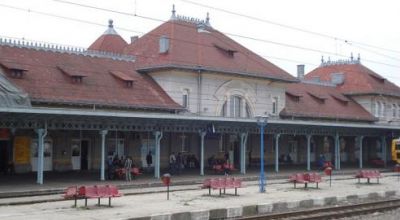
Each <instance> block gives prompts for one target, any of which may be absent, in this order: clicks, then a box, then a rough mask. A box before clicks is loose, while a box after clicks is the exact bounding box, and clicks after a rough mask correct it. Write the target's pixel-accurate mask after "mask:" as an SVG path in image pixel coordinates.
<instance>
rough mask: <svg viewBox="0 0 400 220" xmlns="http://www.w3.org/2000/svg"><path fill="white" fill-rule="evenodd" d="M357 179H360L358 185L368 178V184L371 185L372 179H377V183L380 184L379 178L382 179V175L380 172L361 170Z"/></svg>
mask: <svg viewBox="0 0 400 220" xmlns="http://www.w3.org/2000/svg"><path fill="white" fill-rule="evenodd" d="M355 177H356V178H357V179H358V183H360V179H362V178H366V179H367V183H370V179H372V178H376V179H377V183H379V178H382V175H381V173H380V172H379V171H378V170H359V171H358V172H357V174H356V176H355Z"/></svg>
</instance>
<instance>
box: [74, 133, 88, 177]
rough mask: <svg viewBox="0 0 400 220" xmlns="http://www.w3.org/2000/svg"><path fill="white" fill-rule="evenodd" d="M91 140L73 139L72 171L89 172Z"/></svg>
mask: <svg viewBox="0 0 400 220" xmlns="http://www.w3.org/2000/svg"><path fill="white" fill-rule="evenodd" d="M89 148H90V143H89V140H82V139H73V140H72V144H71V163H72V170H88V169H89V168H90V167H89V156H90V155H89V154H90V152H89Z"/></svg>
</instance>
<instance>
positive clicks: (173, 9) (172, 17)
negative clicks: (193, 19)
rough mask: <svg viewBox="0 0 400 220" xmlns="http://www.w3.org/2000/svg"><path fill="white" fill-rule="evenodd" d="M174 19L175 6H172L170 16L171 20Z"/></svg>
mask: <svg viewBox="0 0 400 220" xmlns="http://www.w3.org/2000/svg"><path fill="white" fill-rule="evenodd" d="M175 19H176V10H175V4H173V5H172V15H171V20H175Z"/></svg>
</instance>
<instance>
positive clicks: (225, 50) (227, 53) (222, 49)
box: [214, 44, 237, 58]
mask: <svg viewBox="0 0 400 220" xmlns="http://www.w3.org/2000/svg"><path fill="white" fill-rule="evenodd" d="M214 47H215V48H217V49H218V51H220V52H221V53H223V54H224V55H225V56H227V57H230V58H233V57H234V55H235V53H236V52H237V51H236V50H234V49H229V48H226V47H223V46H220V45H218V44H214Z"/></svg>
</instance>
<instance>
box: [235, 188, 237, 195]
mask: <svg viewBox="0 0 400 220" xmlns="http://www.w3.org/2000/svg"><path fill="white" fill-rule="evenodd" d="M235 196H237V188H235Z"/></svg>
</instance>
